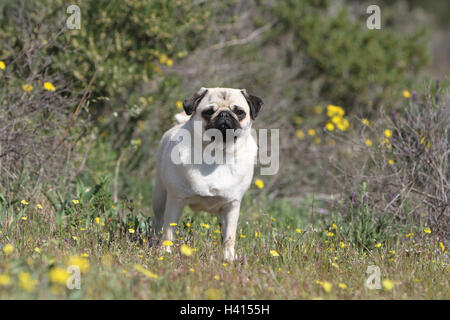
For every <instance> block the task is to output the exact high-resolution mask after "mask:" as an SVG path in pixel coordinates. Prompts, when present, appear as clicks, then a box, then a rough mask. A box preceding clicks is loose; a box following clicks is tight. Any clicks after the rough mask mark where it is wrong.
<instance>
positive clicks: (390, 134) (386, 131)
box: [384, 129, 392, 138]
mask: <svg viewBox="0 0 450 320" xmlns="http://www.w3.org/2000/svg"><path fill="white" fill-rule="evenodd" d="M384 136H385V137H386V138H390V137H392V130H389V129H386V130H384Z"/></svg>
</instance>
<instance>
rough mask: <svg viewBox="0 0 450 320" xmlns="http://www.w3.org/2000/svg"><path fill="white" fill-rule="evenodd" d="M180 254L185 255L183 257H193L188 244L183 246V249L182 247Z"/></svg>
mask: <svg viewBox="0 0 450 320" xmlns="http://www.w3.org/2000/svg"><path fill="white" fill-rule="evenodd" d="M180 252H181V254H183V255H185V256H187V257H189V256H191V255H192V249H191V247H189V246H188V245H186V244H183V245H181V247H180Z"/></svg>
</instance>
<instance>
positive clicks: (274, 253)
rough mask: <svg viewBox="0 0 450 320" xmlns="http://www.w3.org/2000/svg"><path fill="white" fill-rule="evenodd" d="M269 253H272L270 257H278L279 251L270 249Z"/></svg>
mask: <svg viewBox="0 0 450 320" xmlns="http://www.w3.org/2000/svg"><path fill="white" fill-rule="evenodd" d="M270 254H271V255H272V257H279V256H280V255H279V253H278V252H276V251H275V250H270Z"/></svg>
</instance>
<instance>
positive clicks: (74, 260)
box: [66, 256, 90, 273]
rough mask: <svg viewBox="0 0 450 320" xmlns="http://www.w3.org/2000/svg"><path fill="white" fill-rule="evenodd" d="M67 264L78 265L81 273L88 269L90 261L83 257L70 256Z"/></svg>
mask: <svg viewBox="0 0 450 320" xmlns="http://www.w3.org/2000/svg"><path fill="white" fill-rule="evenodd" d="M66 264H67V266H78V267H79V268H80V271H81V272H82V273H85V272H87V271H88V270H89V267H90V263H89V260H88V259H86V258H83V257H78V256H71V257H70V258H69V259H68V260H67V263H66Z"/></svg>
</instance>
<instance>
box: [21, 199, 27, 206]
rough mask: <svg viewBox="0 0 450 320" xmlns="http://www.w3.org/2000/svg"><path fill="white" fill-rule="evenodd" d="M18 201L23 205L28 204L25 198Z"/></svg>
mask: <svg viewBox="0 0 450 320" xmlns="http://www.w3.org/2000/svg"><path fill="white" fill-rule="evenodd" d="M20 203H21V204H23V205H24V206H26V205H28V202H27V200H22V201H20Z"/></svg>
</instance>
